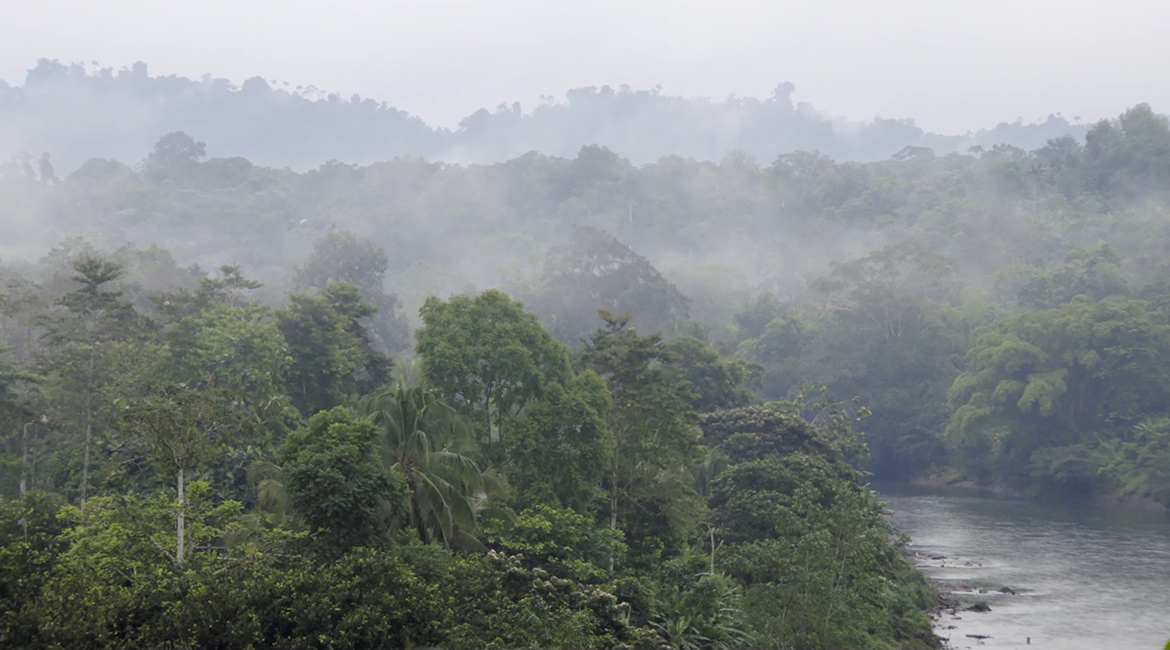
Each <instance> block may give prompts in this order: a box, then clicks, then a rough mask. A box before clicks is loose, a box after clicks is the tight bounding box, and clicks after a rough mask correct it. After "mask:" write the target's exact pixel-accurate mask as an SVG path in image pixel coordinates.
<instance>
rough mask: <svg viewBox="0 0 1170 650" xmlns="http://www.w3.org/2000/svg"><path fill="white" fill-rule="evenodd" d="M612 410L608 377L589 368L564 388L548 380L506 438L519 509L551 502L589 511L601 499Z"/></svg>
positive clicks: (509, 471) (508, 472)
mask: <svg viewBox="0 0 1170 650" xmlns="http://www.w3.org/2000/svg"><path fill="white" fill-rule="evenodd" d="M608 411H609V393H608V391H607V390H606V387H605V382H604V381H602V380H601V378H600V377H598V376H597V375H596V374H594V373H593V372H591V371H588V370H587V371H585V372H582V373H581V374H579V375H576V376H574V377H572V378H570V379H569V380H568V381H567V382H566V386H565V387H563V388H562V387H561V385H560V384H555V383H554V384H550V385H549V386H548V387H547V388H546V390H545V394H544V397H543V398H542V399H539V400H537V401H535V402H533V403H532V404H531V405H530V406H529V407H528V408H527V409H526V410H525V412H524V414H523V415H522V416H521V418H520V419H519V420H518V422H517V424H516V428H515V431H514V432H513V433H512V435H511V436H509V438H508V444H507V454H508V458H509V462H508V465H507V466H506V468H505V472H506V475H507V478H508V484H509V487H510V488H511V492H512V497H511V501H512V503H513V504H514V505H515V506H516V507H517V508H518V509H523V508H528V507H532V506H535V505H537V504H550V505H553V506H557V507H562V508H570V509H572V510H575V511H577V512H579V513H590V512H592V511H594V510H595V509H596V508H597V507H598V506H599V505H600V503H601V500H602V499H603V498H604V496H605V495H604V492H602V490H601V481H602V478H603V477H604V476H605V474H606V472H607V471H608V470H609V467H610V462H611V460H612V456H613V436H612V435H611V434H610V432H609V429H608V428H607V425H606V415H607V413H608ZM550 467H555V468H556V471H555V472H550V471H549V468H550Z"/></svg>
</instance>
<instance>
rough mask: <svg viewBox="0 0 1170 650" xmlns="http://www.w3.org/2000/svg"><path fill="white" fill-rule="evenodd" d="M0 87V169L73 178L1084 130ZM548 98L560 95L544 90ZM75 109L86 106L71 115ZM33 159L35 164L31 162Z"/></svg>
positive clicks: (866, 155)
mask: <svg viewBox="0 0 1170 650" xmlns="http://www.w3.org/2000/svg"><path fill="white" fill-rule="evenodd" d="M16 82H17V80H9V81H8V82H5V81H0V157H8V156H10V155H13V154H17V153H21V152H30V155H31V156H34V157H37V156H40V155H41V154H40V152H49V154H50V155H51V160H52V161H53V162H52V163H50V162H49V160H50V159H49V158H41V159H40V160H41V165H42V166H43V165H45V164H50V165H52V164H54V163H55V164H56V165H57V167H59V168H60V169H61V170H63V171H65V172H72V171H73V170H75V169H76V168H77V167H78V166H79V165H80V164H82V163H83V162H85V161H86V160H88V159H90V158H111V159H115V160H123V161H127V160H139V159H141V158H142V157H143V156H144V155H145V154H146V152H147V151H148V150H149V149H150V146H151V144H152V143H154V141H155V139H156V138H158V136H159V135H160V134H163V133H170V132H173V131H185V132H187V133H191V134H193V135H195V136H197V137H198V138H199V139H200V140H201V141H203V142H206V143H207V147H208V149H207V153H208V154H210V155H213V156H219V157H237V156H238V157H243V158H247V159H249V160H250V161H252V162H253V163H255V164H259V165H266V166H271V167H277V168H282V167H291V168H293V169H297V170H305V169H310V168H313V167H316V166H317V165H319V164H321V163H322V162H324V161H326V160H338V161H341V162H345V163H357V164H369V163H373V162H377V161H381V160H387V159H390V158H393V157H396V156H422V157H425V158H428V159H433V160H444V161H448V162H462V163H473V162H474V163H491V162H499V161H503V160H508V159H511V158H515V157H517V156H521V155H523V154H524V153H526V152H529V151H539V152H541V153H543V154H547V155H552V156H572V155H573V154H574V153H576V151H577V150H578V149H580V148H581V147H582V146H584V145H590V144H599V145H602V146H605V147H608V148H609V149H611V150H613V151H615V152H617V153H618V154H619V155H621V156H623V157H625V158H627V159H629V160H631V161H633V162H634V163H636V164H642V163H647V162H653V161H655V160H658V159H659V158H661V157H663V156H668V155H678V156H683V157H687V158H695V159H697V160H719V159H721V158H722V157H723V156H724V154H726V153H727V152H728V151H731V150H738V151H743V152H746V153H748V154H749V155H752V156H756V157H758V158H760V159H761V160H771V159H773V158H775V157H776V156H777V155H780V154H785V153H792V152H794V151H814V150H816V151H820V152H822V153H824V154H826V155H829V156H832V157H834V158H836V159H838V160H856V161H869V160H882V159H885V158H887V157H889V156H891V155H892V154H894V153H895V152H897V151H899V150H901V149H902V148H903V147H907V146H915V147H928V148H932V149H934V150H936V151H938V152H939V153H946V152H950V151H963V150H966V148H967V147H971V146H983V147H987V148H990V147H991V146H992V145H995V144H1011V145H1014V146H1018V147H1022V148H1024V149H1027V150H1031V149H1034V148H1036V147H1040V146H1043V144H1044V142H1045V141H1046V140H1048V139H1051V138H1057V137H1061V136H1064V135H1073V136H1076V137H1078V138H1083V136H1084V132H1085V130H1086V127H1084V126H1081V125H1078V124H1075V123H1072V122H1069V121H1068V120H1066V119H1064V118H1063V117H1061V116H1059V115H1051V116H1049V117H1048V118H1046V119H1044V120H1041V121H1038V122H1036V123H1027V124H1025V123H1023V122H1019V121H1017V122H1015V123H1011V124H1008V123H1004V124H999V125H996V126H991V125H987V127H988V128H985V129H983V130H980V131H978V132H975V133H967V134H954V135H944V134H937V133H929V132H926V131H924V130H923V129H921V128H919V127H917V126H915V125H914V122H913V121H912V120H909V119H889V118H880V117H879V118H875V119H873V120H871V121H867V122H857V121H850V120H845V119H838V118H834V117H831V116H830V115H828V114H825V113H823V112H821V111H819V110H817V109H816V108H814V107H812V106H810V105H809V104H807V103H803V102H798V101H796V100H794V98H793V95H794V93H795V90H796V89H795V87H794V86H793V85H792V84H791V83H779V84H778V85H777V86H776V88H775V90H774V91H773V92H772V94H771V95H770V96H768V97H760V98H755V97H735V96H732V97H726V98H722V99H720V98H714V99H705V98H687V97H678V96H673V95H669V94H667V93H666V91H664V90H663V89H661V88H652V89H631V88H629V87H628V86H625V85H621V86H618V87H617V88H611V87H609V86H602V87H601V88H596V87H588V88H575V89H571V90H568V91H567V92H566V93H565V97H564V99H563V101H558V100H556V99H554V98H552V97H548V98H547V99H546V100H544V101H542V103H541V104H539V105H537V106H534V107H521V106H520V104H519V103H512V104H501V105H499V106H497V107H495V108H494V109H491V108H479V109H475V107H470V106H469V107H468V111H469V114H468V115H467V117H465V118H464V119H463V120H461V121H460V123H459V125H458V127H457V128H456V129H454V130H451V129H446V128H437V127H434V126H431V125H428V124H426V123H425V122H424V121H423V119H422V118H420V117H418V116H413V115H409V114H407V113H405V112H403V111H400V110H398V109H396V108H394V107H393V106H391V105H388V104H387V103H386V102H385V101H378V100H376V99H371V98H362V97H361V96H359V95H356V94H355V95H352V96H350V97H341V96H340V95H339V94H338V93H334V92H330V91H328V90H326V89H319V88H316V87H313V86H309V87H301V86H297V87H289V86H288V84H287V83H281V82H279V81H277V80H265V79H261V78H260V77H253V78H251V79H248V80H246V81H244V82H243V83H242V84H240V85H238V86H237V85H235V84H232V83H231V82H229V81H228V80H226V79H218V78H215V77H212V76H211V75H204V76H203V77H201V78H199V79H188V78H185V77H177V76H165V77H163V76H159V77H152V76H150V74H149V72H148V69H147V66H146V64H144V63H142V62H138V63H135V64H133V65H130V66H126V67H122V68H119V69H115V68H112V67H104V68H103V67H98V66H96V65H84V64H78V63H74V64H64V63H61V62H59V61H55V60H52V61H51V60H47V59H41V60H40V61H38V62H37V65H36V67H35V68H33V69H32V70H29V72H28V75H27V77H26V78H25V79H24V80H23V84H20V85H17V83H16ZM549 90H550V91H551V90H557V89H549ZM81 107H84V108H81ZM30 160H31V158H30Z"/></svg>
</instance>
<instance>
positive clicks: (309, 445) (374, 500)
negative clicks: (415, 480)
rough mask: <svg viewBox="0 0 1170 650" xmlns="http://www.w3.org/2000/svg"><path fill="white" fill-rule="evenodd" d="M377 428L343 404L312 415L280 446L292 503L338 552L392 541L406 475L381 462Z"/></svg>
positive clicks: (324, 543)
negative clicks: (391, 537) (391, 535)
mask: <svg viewBox="0 0 1170 650" xmlns="http://www.w3.org/2000/svg"><path fill="white" fill-rule="evenodd" d="M378 433H379V432H378V429H377V427H376V426H375V425H374V424H373V423H372V422H369V421H367V420H364V419H361V418H358V417H356V416H354V415H353V414H352V413H351V412H350V411H349V409H347V408H345V407H343V406H339V407H337V408H334V409H332V410H330V411H322V412H321V413H318V414H317V415H314V416H313V417H311V418H309V422H308V424H306V425H305V426H304V427H301V428H300V429H297V430H296V431H293V432H292V433H290V434H289V436H288V438H287V439H286V440H285V441H284V444H283V445H281V447H280V451H279V460H280V463H281V467H282V469H283V471H284V485H285V489H286V490H287V491H288V494H289V496H290V497H291V500H292V505H293V507H294V508H295V510H296V512H297V513H298V514H299V515H300V516H301V517H302V518H303V519H304V521H305V523H306V524H308V526H309V528H310V529H311V530H312V531H313V532H314V534H316V535H318V536H320V538H321V541H322V544H323V545H325V546H326V548H328V549H330V550H331V551H333V552H344V551H345V550H347V549H349V548H352V547H354V546H363V545H372V546H378V545H383V544H385V543H386V542H387V541H388V536H389V533H390V528H391V525H392V524H393V523H394V519H395V517H396V515H397V514H398V508H399V506H400V504H401V502H402V500H403V498H404V497H403V491H404V490H405V489H406V488H405V487H404V485H405V483H406V480H405V479H404V478H403V475H402V473H401V472H395V471H394V470H392V469H391V468H388V467H386V466H385V465H384V464H383V463H382V462H381V446H382V441H381V440H380V439H379V438H380V436H379V435H378Z"/></svg>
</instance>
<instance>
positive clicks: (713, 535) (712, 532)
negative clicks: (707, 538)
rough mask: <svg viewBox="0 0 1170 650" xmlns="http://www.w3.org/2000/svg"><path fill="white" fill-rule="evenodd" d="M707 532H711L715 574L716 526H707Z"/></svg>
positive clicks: (712, 570)
mask: <svg viewBox="0 0 1170 650" xmlns="http://www.w3.org/2000/svg"><path fill="white" fill-rule="evenodd" d="M707 532H708V533H710V534H711V575H715V527H714V526H707Z"/></svg>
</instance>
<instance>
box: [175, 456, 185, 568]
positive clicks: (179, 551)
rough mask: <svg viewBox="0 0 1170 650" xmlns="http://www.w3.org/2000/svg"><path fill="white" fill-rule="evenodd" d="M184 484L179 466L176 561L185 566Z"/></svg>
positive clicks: (181, 469)
mask: <svg viewBox="0 0 1170 650" xmlns="http://www.w3.org/2000/svg"><path fill="white" fill-rule="evenodd" d="M184 487H185V486H184V485H183V468H182V467H180V468H179V515H178V520H177V521H176V522H175V530H176V534H177V540H176V542H175V563H176V564H178V565H179V566H183V555H184V548H183V546H184V542H185V541H186V538H187V493H186V491H185V489H184Z"/></svg>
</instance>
